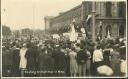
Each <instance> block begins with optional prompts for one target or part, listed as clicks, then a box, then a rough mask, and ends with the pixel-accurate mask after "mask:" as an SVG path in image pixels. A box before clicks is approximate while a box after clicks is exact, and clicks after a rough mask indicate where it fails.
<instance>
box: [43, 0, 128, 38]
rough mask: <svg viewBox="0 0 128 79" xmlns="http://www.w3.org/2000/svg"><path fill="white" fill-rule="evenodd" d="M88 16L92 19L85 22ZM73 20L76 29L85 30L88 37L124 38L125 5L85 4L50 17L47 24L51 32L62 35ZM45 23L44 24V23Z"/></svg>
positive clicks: (114, 3) (120, 3)
mask: <svg viewBox="0 0 128 79" xmlns="http://www.w3.org/2000/svg"><path fill="white" fill-rule="evenodd" d="M89 15H92V17H91V18H90V20H89V23H88V22H87V18H88V16H89ZM73 19H75V21H76V25H77V26H78V27H80V28H81V27H84V28H86V31H87V32H88V34H89V35H92V34H93V36H94V38H96V36H98V35H100V37H101V38H104V37H107V36H108V34H109V35H110V36H111V37H118V36H120V37H125V36H126V30H125V29H126V3H125V2H89V1H88V2H86V1H83V2H82V4H80V5H78V6H76V7H74V8H72V9H71V10H69V11H67V12H63V13H61V14H59V15H58V16H56V17H52V18H51V19H50V21H49V22H48V24H47V25H48V26H46V27H50V30H51V32H53V33H63V32H66V31H67V30H68V28H69V27H70V26H69V25H70V24H71V23H72V20H73ZM45 21H46V20H45ZM45 23H46V22H45Z"/></svg>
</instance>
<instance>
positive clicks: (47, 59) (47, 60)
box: [39, 49, 54, 71]
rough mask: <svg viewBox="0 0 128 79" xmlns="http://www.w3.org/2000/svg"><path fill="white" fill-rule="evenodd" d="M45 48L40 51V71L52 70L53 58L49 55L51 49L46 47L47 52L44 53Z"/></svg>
mask: <svg viewBox="0 0 128 79" xmlns="http://www.w3.org/2000/svg"><path fill="white" fill-rule="evenodd" d="M45 51H46V50H41V51H40V56H39V57H40V70H41V71H42V70H43V71H53V70H54V59H53V58H52V56H51V53H52V50H50V49H49V50H48V49H47V52H48V53H47V54H46V53H45Z"/></svg>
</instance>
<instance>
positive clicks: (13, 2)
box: [1, 0, 118, 30]
mask: <svg viewBox="0 0 128 79" xmlns="http://www.w3.org/2000/svg"><path fill="white" fill-rule="evenodd" d="M100 1H101V0H100ZM102 1H105V0H102ZM107 1H108V0H107ZM109 1H110V0H109ZM114 1H118V0H114ZM1 3H2V6H1V7H2V9H1V10H2V11H1V16H2V24H6V25H7V26H10V28H11V29H12V30H16V29H22V28H26V27H27V28H31V29H44V16H57V15H58V14H59V12H65V11H67V10H70V9H72V8H73V7H75V6H77V5H79V4H81V3H82V0H1Z"/></svg>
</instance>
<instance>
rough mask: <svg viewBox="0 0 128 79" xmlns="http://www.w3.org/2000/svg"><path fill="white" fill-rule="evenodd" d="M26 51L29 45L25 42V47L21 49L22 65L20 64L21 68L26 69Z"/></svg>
mask: <svg viewBox="0 0 128 79" xmlns="http://www.w3.org/2000/svg"><path fill="white" fill-rule="evenodd" d="M26 51H27V47H26V44H25V43H24V44H23V47H22V48H21V49H20V65H19V68H20V69H23V70H24V69H26V65H27V60H26V58H25V54H26Z"/></svg>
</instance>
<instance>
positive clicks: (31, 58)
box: [25, 46, 39, 70]
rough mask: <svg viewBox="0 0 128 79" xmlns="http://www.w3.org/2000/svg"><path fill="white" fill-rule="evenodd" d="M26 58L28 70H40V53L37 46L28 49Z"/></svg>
mask: <svg viewBox="0 0 128 79" xmlns="http://www.w3.org/2000/svg"><path fill="white" fill-rule="evenodd" d="M25 57H26V58H27V69H28V70H37V69H38V68H39V67H38V66H39V51H38V48H37V47H36V46H33V47H30V48H28V50H27V52H26V55H25Z"/></svg>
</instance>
